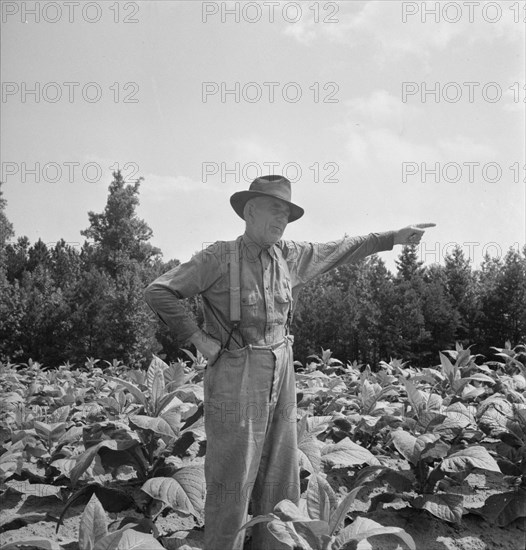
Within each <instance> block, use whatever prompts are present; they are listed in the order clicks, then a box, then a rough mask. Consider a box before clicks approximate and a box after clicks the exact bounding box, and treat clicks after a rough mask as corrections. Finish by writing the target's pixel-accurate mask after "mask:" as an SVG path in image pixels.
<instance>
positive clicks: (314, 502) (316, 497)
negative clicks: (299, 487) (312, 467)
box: [306, 474, 338, 523]
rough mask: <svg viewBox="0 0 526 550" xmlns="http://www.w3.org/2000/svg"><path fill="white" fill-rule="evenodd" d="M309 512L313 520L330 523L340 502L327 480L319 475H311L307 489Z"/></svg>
mask: <svg viewBox="0 0 526 550" xmlns="http://www.w3.org/2000/svg"><path fill="white" fill-rule="evenodd" d="M306 498H307V511H308V513H309V516H310V517H311V518H312V519H321V520H323V521H326V522H327V523H328V522H329V519H330V517H331V514H332V512H333V511H334V510H335V509H336V507H337V505H338V502H337V499H336V495H335V493H334V491H333V489H332V487H331V486H330V485H329V483H328V482H327V480H326V479H324V478H323V477H322V476H320V475H319V474H311V476H310V479H309V485H308V487H307V494H306Z"/></svg>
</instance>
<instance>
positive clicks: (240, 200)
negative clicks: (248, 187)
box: [230, 191, 305, 223]
mask: <svg viewBox="0 0 526 550" xmlns="http://www.w3.org/2000/svg"><path fill="white" fill-rule="evenodd" d="M255 197H271V198H273V199H277V200H278V201H281V202H284V203H285V204H288V206H289V209H290V212H289V223H291V222H295V221H296V220H298V219H299V218H301V216H303V214H304V213H305V211H304V210H303V208H301V206H298V205H297V204H294V203H293V202H289V201H286V200H285V199H280V198H279V197H276V196H275V195H271V194H270V193H264V192H263V191H238V192H237V193H234V194H233V195H232V196H231V197H230V204H231V205H232V208H233V209H234V211H235V213H236V214H237V215H238V216H239V217H240V218H241V219H243V220H244V219H245V217H244V216H243V210H244V209H245V204H246V203H247V202H248V201H249V200H250V199H253V198H255Z"/></svg>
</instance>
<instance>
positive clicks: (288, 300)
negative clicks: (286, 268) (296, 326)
mask: <svg viewBox="0 0 526 550" xmlns="http://www.w3.org/2000/svg"><path fill="white" fill-rule="evenodd" d="M274 304H275V306H274V310H275V319H274V321H275V322H276V323H279V324H285V322H286V321H287V316H288V313H289V309H290V308H291V307H292V291H291V288H290V283H289V281H283V282H282V283H281V284H280V285H279V286H278V288H277V289H276V292H275V293H274Z"/></svg>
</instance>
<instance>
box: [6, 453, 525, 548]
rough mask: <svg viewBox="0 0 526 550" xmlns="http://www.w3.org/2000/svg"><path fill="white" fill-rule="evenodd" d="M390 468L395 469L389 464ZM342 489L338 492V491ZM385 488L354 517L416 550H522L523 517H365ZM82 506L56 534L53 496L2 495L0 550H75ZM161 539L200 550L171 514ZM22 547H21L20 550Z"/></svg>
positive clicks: (389, 540)
mask: <svg viewBox="0 0 526 550" xmlns="http://www.w3.org/2000/svg"><path fill="white" fill-rule="evenodd" d="M393 466H396V464H395V463H393ZM497 488H498V489H499V490H500V491H502V490H503V487H502V478H501V477H500V478H499V477H496V476H495V477H494V478H492V477H491V476H485V475H483V474H470V476H468V478H467V479H466V483H465V484H464V485H463V486H462V487H459V488H457V489H458V491H459V492H461V493H462V494H463V496H464V506H465V507H471V508H477V507H479V506H482V504H483V503H484V500H485V499H486V498H487V497H488V496H489V495H490V494H492V493H495V492H496V490H497ZM345 490H346V489H345V488H341V491H342V492H344V491H345ZM381 491H385V489H379V488H374V487H372V489H371V491H370V492H369V493H368V494H367V495H365V497H362V499H361V500H356V501H355V506H354V510H353V511H352V514H354V515H357V514H359V515H364V516H366V517H368V518H370V519H372V520H374V521H376V522H378V523H380V524H381V525H384V526H393V527H401V528H402V529H404V530H405V531H406V532H407V533H409V534H410V535H411V536H412V537H413V539H414V540H415V543H416V547H417V549H418V550H499V549H503V550H524V549H525V548H526V524H525V521H524V518H523V519H522V520H516V521H514V522H513V523H511V524H510V525H508V526H506V527H505V528H501V527H497V526H495V525H492V524H490V523H488V522H487V521H486V520H485V519H483V518H482V517H480V516H477V515H474V514H469V513H466V515H464V516H463V518H462V521H461V523H460V524H452V523H448V522H445V521H442V520H439V519H438V518H435V517H434V516H432V515H431V514H429V513H428V512H426V511H419V510H414V509H411V508H407V507H404V506H403V505H401V504H400V503H392V504H389V505H387V504H386V505H384V508H383V509H377V510H376V511H375V512H373V513H367V510H368V508H369V499H370V497H372V496H374V495H375V494H378V493H379V492H381ZM84 507H85V504H82V505H80V506H73V507H71V508H70V509H69V510H68V512H67V513H66V516H65V520H64V523H63V525H62V526H61V527H60V529H59V531H58V533H56V525H57V523H56V520H57V518H58V517H59V516H60V514H61V512H62V510H63V508H64V502H63V501H62V500H61V499H60V498H58V497H56V496H52V497H36V496H34V495H25V494H22V493H19V492H17V491H15V490H13V489H8V490H7V491H5V492H4V493H3V495H2V497H1V499H0V513H1V518H0V531H1V533H0V547H1V546H3V545H4V544H7V543H11V542H15V541H19V540H20V541H22V540H28V539H45V540H47V541H54V542H56V543H58V544H60V546H61V547H62V548H64V549H65V550H78V543H77V540H78V528H79V520H80V515H81V514H82V512H83V510H84ZM125 516H135V517H141V516H140V515H139V514H137V513H135V512H134V511H133V510H132V509H130V510H127V511H124V512H120V513H118V514H114V513H113V514H112V513H108V518H109V519H110V521H116V520H118V519H120V518H123V517H125ZM156 526H157V528H158V529H159V532H160V535H161V536H162V537H163V538H162V539H161V542H162V543H163V545H164V546H166V548H168V549H175V548H178V547H179V546H180V545H181V543H182V541H183V540H184V543H186V544H188V546H190V547H193V548H203V529H202V527H201V528H199V527H196V524H195V521H194V519H193V518H192V517H181V516H180V515H178V514H176V513H174V512H172V513H168V514H166V515H162V516H161V517H159V518H158V519H157V520H156ZM24 548H27V547H24ZM406 548H407V547H406V546H405V545H404V544H403V543H402V542H401V541H399V539H397V538H395V537H393V536H376V537H372V538H371V539H369V540H368V541H362V542H360V544H359V545H358V550H397V549H399V550H406Z"/></svg>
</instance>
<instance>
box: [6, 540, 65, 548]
mask: <svg viewBox="0 0 526 550" xmlns="http://www.w3.org/2000/svg"><path fill="white" fill-rule="evenodd" d="M21 547H31V548H42V549H43V550H62V547H61V546H60V545H59V544H58V543H57V542H53V541H50V540H47V539H22V540H17V541H15V542H11V543H9V544H4V545H2V547H1V548H2V550H20V548H21Z"/></svg>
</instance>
